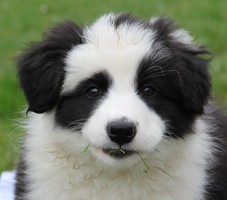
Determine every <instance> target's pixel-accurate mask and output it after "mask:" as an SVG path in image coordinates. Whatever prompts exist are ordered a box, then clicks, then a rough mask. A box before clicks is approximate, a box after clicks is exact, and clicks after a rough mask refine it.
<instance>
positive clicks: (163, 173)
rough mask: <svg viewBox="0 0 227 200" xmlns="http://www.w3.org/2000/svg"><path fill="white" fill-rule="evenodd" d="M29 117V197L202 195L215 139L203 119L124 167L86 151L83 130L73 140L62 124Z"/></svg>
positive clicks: (174, 198) (172, 199)
mask: <svg viewBox="0 0 227 200" xmlns="http://www.w3.org/2000/svg"><path fill="white" fill-rule="evenodd" d="M46 119H47V118H46ZM37 120H38V121H37ZM31 121H32V123H29V124H30V127H28V132H29V135H28V136H27V139H26V141H25V146H24V147H25V155H24V156H25V157H24V158H25V161H26V163H27V164H28V181H29V184H28V185H29V191H30V192H29V193H28V194H27V195H28V196H27V199H28V200H41V199H42V200H66V199H67V200H87V199H89V200H116V199H117V200H127V199H128V200H129V199H130V200H136V199H144V200H147V199H153V200H202V199H203V192H204V190H203V188H204V186H205V185H206V184H207V176H206V173H205V170H206V168H207V167H208V160H209V159H210V157H211V149H212V148H211V147H212V142H211V138H210V137H209V135H208V134H206V133H205V132H204V131H205V130H206V129H207V127H206V126H205V124H204V123H203V121H202V120H199V121H198V123H197V130H198V131H197V134H193V135H190V136H188V137H187V138H185V139H184V140H172V141H167V140H164V141H163V142H161V144H160V145H159V147H158V148H157V149H156V150H155V151H154V152H153V153H151V154H150V155H146V157H144V160H142V159H141V161H140V162H139V163H137V164H136V165H135V166H133V167H131V168H129V169H121V170H120V169H115V168H114V166H111V167H109V166H103V164H102V163H100V161H99V160H96V159H95V158H94V157H93V156H92V155H91V153H90V152H89V151H88V152H83V149H84V146H85V144H84V142H83V141H82V137H81V136H80V135H79V134H78V135H74V137H75V141H77V142H76V143H75V141H72V140H70V137H72V136H70V137H69V136H67V134H66V133H64V131H63V130H59V128H55V130H54V129H53V128H51V127H49V125H47V124H51V123H50V121H49V122H48V120H43V116H41V117H40V116H39V117H37V116H36V117H34V118H33V119H32V120H31ZM31 121H30V122H31ZM37 122H39V123H38V126H37ZM32 124H33V125H32ZM32 126H35V127H36V128H35V131H34V127H32ZM47 126H48V127H47ZM31 130H33V132H31ZM50 132H51V133H50ZM65 134H66V135H65ZM73 144H74V146H73ZM144 162H145V163H146V165H147V166H146V165H145V163H144ZM148 168H149V169H148Z"/></svg>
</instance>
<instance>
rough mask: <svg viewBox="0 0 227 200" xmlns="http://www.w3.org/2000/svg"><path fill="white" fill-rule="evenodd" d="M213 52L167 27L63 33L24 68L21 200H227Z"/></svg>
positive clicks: (28, 57) (163, 23)
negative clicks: (213, 94)
mask: <svg viewBox="0 0 227 200" xmlns="http://www.w3.org/2000/svg"><path fill="white" fill-rule="evenodd" d="M207 53H208V52H207V51H206V50H205V49H204V48H202V47H200V46H197V45H195V44H193V42H192V37H191V36H190V35H189V34H188V33H187V32H186V31H185V30H183V29H179V28H177V27H176V26H175V25H174V24H173V23H172V22H171V20H169V19H168V18H166V17H157V18H152V19H151V20H150V21H142V20H139V19H137V18H134V17H132V16H130V15H125V14H108V15H104V16H102V17H101V18H99V19H98V20H97V21H96V22H95V23H93V24H92V25H91V26H87V27H83V28H80V27H79V26H77V25H76V24H74V23H73V22H65V23H62V24H59V25H57V26H56V27H54V28H52V29H50V30H49V32H47V33H46V34H45V35H44V38H43V40H42V41H41V42H37V43H32V45H31V46H30V47H29V48H28V49H27V50H26V52H25V53H24V54H23V55H22V56H20V57H19V58H18V74H19V79H20V83H21V86H22V88H23V90H24V93H25V96H26V99H27V101H28V106H29V107H28V113H27V115H28V118H27V119H26V124H25V128H26V133H27V134H26V136H25V139H24V143H23V147H22V153H21V158H20V161H19V162H18V168H17V185H16V192H15V196H16V197H15V199H16V200H75V199H76V200H88V199H89V200H137V199H143V200H148V199H152V200H226V199H227V191H226V189H227V153H226V141H227V132H226V131H227V127H226V124H227V120H226V118H224V117H223V116H222V115H221V114H219V112H218V111H217V110H216V109H215V108H214V107H213V106H212V105H211V102H210V90H211V85H210V77H209V74H208V69H207V65H208V60H206V59H204V58H203V56H202V55H204V54H207Z"/></svg>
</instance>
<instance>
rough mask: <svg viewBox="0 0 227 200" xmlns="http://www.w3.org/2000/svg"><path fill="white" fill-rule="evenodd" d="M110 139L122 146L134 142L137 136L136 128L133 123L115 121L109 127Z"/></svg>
mask: <svg viewBox="0 0 227 200" xmlns="http://www.w3.org/2000/svg"><path fill="white" fill-rule="evenodd" d="M107 133H108V136H109V138H110V139H111V140H112V141H113V142H115V143H117V144H119V145H120V146H121V145H123V144H126V143H129V142H131V141H132V139H133V138H134V137H135V135H136V126H135V125H134V124H133V123H132V122H123V121H115V122H111V123H109V124H108V126H107Z"/></svg>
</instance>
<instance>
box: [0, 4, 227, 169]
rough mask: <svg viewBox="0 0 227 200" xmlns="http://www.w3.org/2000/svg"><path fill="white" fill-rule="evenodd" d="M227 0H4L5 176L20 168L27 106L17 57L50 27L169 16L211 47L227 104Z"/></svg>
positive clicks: (0, 32)
mask: <svg viewBox="0 0 227 200" xmlns="http://www.w3.org/2000/svg"><path fill="white" fill-rule="evenodd" d="M226 8H227V1H224V0H215V1H214V0H204V1H198V0H190V1H180V0H165V1H164V0H163V1H162V0H128V1H126V0H109V1H108V0H106V1H104V0H64V1H63V0H48V1H45V3H44V1H43V0H33V1H30V0H23V1H21V0H5V1H4V0H2V1H0V172H1V171H3V170H11V169H13V168H14V166H15V160H16V157H17V153H16V152H17V149H18V142H17V141H19V138H20V137H21V134H22V131H21V130H20V129H18V128H16V127H17V125H16V123H15V120H16V119H17V118H19V117H20V116H21V115H20V114H18V113H19V111H20V110H21V109H22V108H23V106H24V105H25V101H24V97H23V94H22V92H21V91H20V89H19V86H18V83H17V80H16V70H15V64H14V62H13V58H14V57H15V56H16V55H18V53H19V52H20V51H21V49H22V48H24V47H25V45H26V44H27V43H28V42H29V41H31V40H39V39H40V38H41V36H42V32H43V31H44V30H45V29H46V28H47V27H49V26H51V25H53V24H55V23H57V22H60V21H63V20H65V19H70V20H74V21H76V22H77V23H79V24H87V23H91V22H92V21H94V19H95V18H97V17H98V16H100V15H102V14H103V13H106V12H129V13H132V14H134V15H137V16H138V17H141V18H144V19H148V18H149V17H151V16H153V15H168V16H171V17H172V18H174V19H176V21H177V23H178V24H180V26H182V27H184V28H186V29H188V30H189V31H190V33H191V34H192V35H193V36H194V38H195V39H196V41H198V42H199V43H202V44H204V45H206V46H208V47H209V49H210V50H211V52H213V53H214V55H215V57H214V59H213V61H212V62H211V68H210V71H211V74H212V77H213V90H214V94H215V96H216V98H217V99H218V101H217V102H218V103H220V104H221V105H226V102H227V64H226V63H227V56H226V55H227V37H226V35H227V26H226V20H227V12H226Z"/></svg>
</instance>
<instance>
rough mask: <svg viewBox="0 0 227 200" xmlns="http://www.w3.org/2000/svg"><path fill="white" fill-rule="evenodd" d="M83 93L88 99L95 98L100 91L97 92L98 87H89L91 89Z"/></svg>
mask: <svg viewBox="0 0 227 200" xmlns="http://www.w3.org/2000/svg"><path fill="white" fill-rule="evenodd" d="M85 92H86V94H87V95H88V96H90V97H97V96H99V94H100V91H99V89H98V87H96V86H91V87H89V88H87V89H86V91H85Z"/></svg>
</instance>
